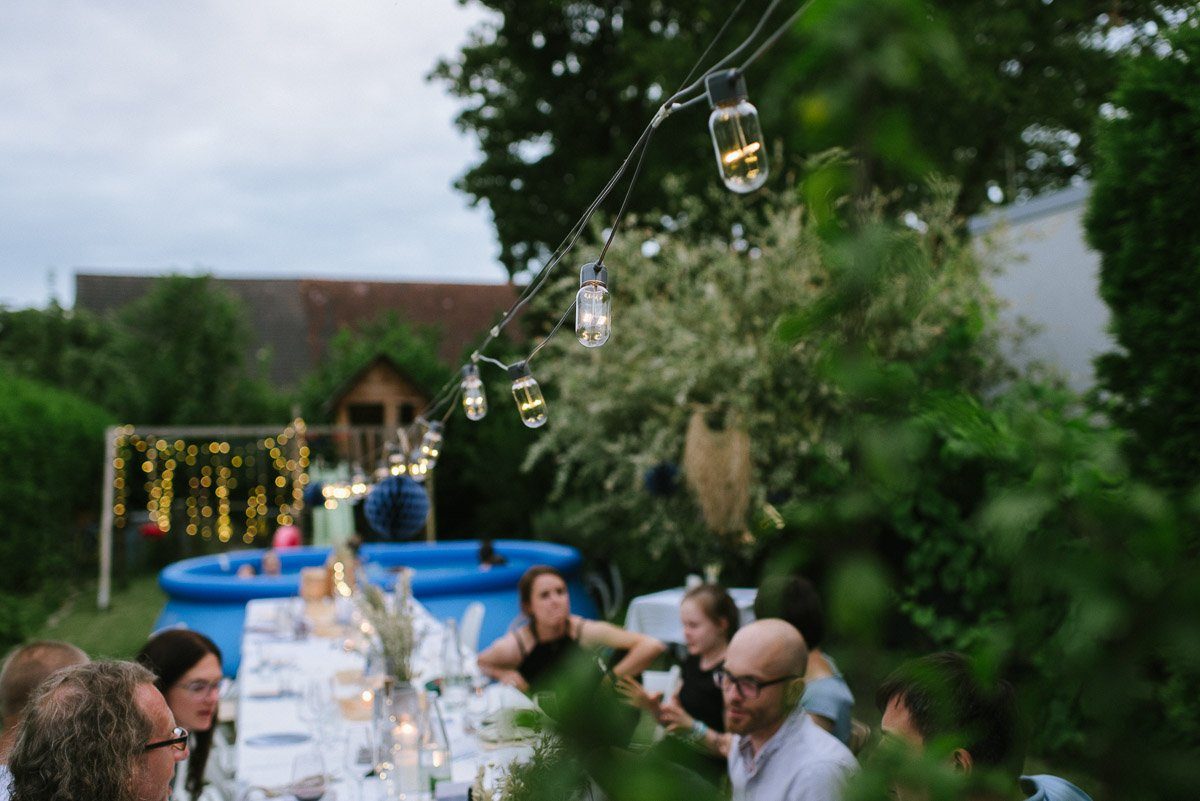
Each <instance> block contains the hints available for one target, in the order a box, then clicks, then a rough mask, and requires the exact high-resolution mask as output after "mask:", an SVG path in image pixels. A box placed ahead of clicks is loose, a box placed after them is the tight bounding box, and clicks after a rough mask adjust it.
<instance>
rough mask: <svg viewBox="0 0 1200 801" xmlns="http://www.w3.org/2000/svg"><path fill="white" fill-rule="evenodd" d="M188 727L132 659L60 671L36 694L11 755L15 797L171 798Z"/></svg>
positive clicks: (75, 800) (40, 800)
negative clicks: (180, 725)
mask: <svg viewBox="0 0 1200 801" xmlns="http://www.w3.org/2000/svg"><path fill="white" fill-rule="evenodd" d="M187 738H188V733H187V732H186V731H185V730H183V729H180V728H178V727H176V726H175V717H174V716H173V715H172V714H171V709H170V707H168V706H167V702H166V700H165V699H164V698H163V696H162V693H160V692H159V691H158V690H157V689H155V687H154V674H153V673H151V672H150V671H149V670H147V669H146V668H144V667H142V666H141V665H137V664H134V663H132V662H92V663H90V664H86V665H77V666H75V667H70V668H66V669H64V670H60V671H58V672H57V673H55V674H54V675H53V676H51V677H50V678H49V679H48V680H47V681H46V682H45V683H44V684H42V686H41V687H40V688H39V689H38V690H37V692H36V693H35V694H34V696H33V698H32V699H31V700H30V702H29V706H28V708H27V709H26V712H25V719H24V721H23V722H22V724H21V728H20V731H19V732H18V734H17V742H16V745H14V746H13V750H12V753H11V754H10V756H9V769H10V770H11V772H12V799H13V801H97V800H98V799H103V800H104V801H166V800H167V799H168V798H169V797H170V795H171V779H172V777H173V776H174V774H175V765H176V763H178V762H180V761H181V760H183V759H185V758H186V757H187Z"/></svg>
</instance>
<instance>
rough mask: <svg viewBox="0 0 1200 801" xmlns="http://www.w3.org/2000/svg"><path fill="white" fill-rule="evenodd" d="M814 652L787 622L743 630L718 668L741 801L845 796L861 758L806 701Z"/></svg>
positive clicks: (732, 773) (832, 800)
mask: <svg viewBox="0 0 1200 801" xmlns="http://www.w3.org/2000/svg"><path fill="white" fill-rule="evenodd" d="M807 664H808V649H807V648H805V646H804V638H803V637H801V636H800V632H799V631H797V630H796V628H795V627H794V626H792V625H791V624H790V623H785V622H784V621H782V620H777V619H770V618H769V619H766V620H756V621H755V622H753V623H750V624H749V625H746V626H743V627H742V628H740V629H738V633H737V634H735V635H734V636H733V640H732V641H730V643H729V650H728V651H726V652H725V667H724V668H722V669H720V670H718V671H716V677H717V680H718V681H719V682H720V687H721V692H722V694H723V697H724V701H725V729H726V731H729V732H731V733H732V734H734V735H736V736H735V737H734V738H733V741H732V742H731V743H730V745H729V779H730V783H731V784H732V785H733V799H734V801H767V799H770V801H838V799H840V798H841V795H842V790H843V788H844V786H845V784H846V782H847V781H848V780H849V778H850V777H851V776H852V775H853V774H854V772H855V771H857V770H858V763H857V762H856V761H855V760H854V756H853V755H852V754H851V753H850V749H848V748H846V746H845V745H843V744H842V742H841V741H840V740H838V739H837V738H836V737H834V736H833V735H832V734H830V733H829V732H827V731H825V730H824V729H822V728H821V727H820V726H818V725H817V724H816V723H815V722H813V719H812V718H811V717H810V716H809V715H808V714H807V713H805V712H804V710H803V708H802V707H801V706H800V696H801V695H802V694H803V692H804V670H805V667H806V666H807Z"/></svg>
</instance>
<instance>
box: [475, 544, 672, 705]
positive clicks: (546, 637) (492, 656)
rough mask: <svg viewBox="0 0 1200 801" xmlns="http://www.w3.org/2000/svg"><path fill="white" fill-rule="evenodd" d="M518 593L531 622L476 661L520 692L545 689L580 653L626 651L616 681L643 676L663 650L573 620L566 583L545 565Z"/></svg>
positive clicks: (637, 637)
mask: <svg viewBox="0 0 1200 801" xmlns="http://www.w3.org/2000/svg"><path fill="white" fill-rule="evenodd" d="M517 592H518V595H519V597H520V599H521V611H522V612H524V613H525V616H526V617H527V618H528V620H529V622H528V623H527V624H526V625H523V626H521V627H519V628H517V629H515V630H514V631H510V632H509V633H508V634H505V635H504V636H503V637H501V638H500V639H498V640H496V641H495V642H494V643H492V644H491V645H490V646H489V647H488V648H487V649H486V650H485V651H484V652H483V653H481V654H480V655H479V660H478V661H479V668H480V670H482V671H483V672H484V673H486V674H487V675H489V676H491V677H492V678H494V679H496V680H498V681H502V682H504V683H506V684H511V685H512V686H514V687H517V688H518V689H520V690H522V691H524V692H529V691H530V690H531V689H533V690H536V689H540V688H542V687H545V686H547V681H548V679H549V678H550V677H551V676H552V674H553V673H554V672H555V671H556V670H557V669H558V668H560V667H562V666H563V665H565V664H566V662H567V661H568V660H569V659H571V658H572V657H573V656H575V655H578V654H579V653H580V652H581V651H582V650H583V649H590V648H611V649H613V650H615V651H626V654H625V656H624V657H623V658H622V659H621V660H620V661H619V662H618V663H617V664H616V665H615V666H614V667H613V669H612V670H613V673H614V674H616V675H617V676H618V677H619V676H635V675H637V674H639V673H641V672H642V671H643V670H645V669H646V668H647V667H649V665H650V663H651V662H653V661H654V659H655V658H656V657H657V656H658V655H659V654H661V653H662V652H663V651H664V650H665V649H666V646H665V645H663V644H662V643H661V642H659V641H658V640H656V639H654V638H652V637H647V636H646V635H644V634H637V633H635V632H632V631H626V630H625V629H622V628H619V627H618V626H614V625H612V624H611V623H606V622H604V621H602V620H584V619H583V618H581V617H579V616H578V615H572V614H571V599H570V596H569V594H568V592H567V582H566V579H564V578H563V576H562V574H561V573H559V572H558V571H557V570H555V569H554V568H553V567H550V566H548V565H534V566H533V567H531V568H529V569H528V570H526V571H525V574H524V575H523V576H521V581H520V582H519V583H518V584H517Z"/></svg>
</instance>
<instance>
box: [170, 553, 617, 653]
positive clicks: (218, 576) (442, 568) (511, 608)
mask: <svg viewBox="0 0 1200 801" xmlns="http://www.w3.org/2000/svg"><path fill="white" fill-rule="evenodd" d="M493 545H494V546H495V549H496V552H497V553H498V554H500V555H501V556H503V557H505V558H506V559H507V560H508V563H507V564H503V565H495V566H492V567H490V568H488V569H486V570H485V569H483V568H481V567H480V565H479V562H478V555H479V542H478V541H475V540H459V541H453V542H438V543H415V542H414V543H374V544H368V545H364V546H363V548H362V551H361V553H360V556H361V558H362V561H363V567H364V573H365V575H366V577H367V579H368V580H369V581H371V582H373V583H375V584H378V585H380V586H383V587H386V588H387V589H391V587H392V584H393V582H394V581H395V574H396V571H397V570H398V569H399V568H400V567H402V566H403V567H408V568H411V569H412V570H413V581H412V588H413V595H414V596H416V598H417V599H418V600H419V601H421V603H423V604H424V605H425V606H426V608H428V609H429V611H430V612H431V613H432V614H433V615H434V616H435V617H438V618H449V617H453V618H458V617H460V616H461V615H462V613H463V610H464V609H466V607H467V605H468V604H470V603H471V602H472V601H481V602H482V603H483V604H484V609H485V610H486V612H485V614H484V617H483V628H482V631H481V632H480V635H479V643H480V647H481V648H483V647H485V646H486V645H487V644H488V643H490V642H492V640H494V639H496V638H497V637H499V636H501V635H502V634H504V633H505V632H506V631H507V630H508V628H509V626H510V625H511V624H512V622H513V621H514V620H516V619H517V618H518V617H519V616H520V614H521V610H520V603H519V601H518V599H517V582H518V581H519V580H520V578H521V574H522V573H524V572H525V570H526V569H528V568H529V567H530V566H531V565H539V564H544V565H552V566H553V567H556V568H558V569H559V570H560V571H562V573H563V575H564V576H566V577H567V584H568V586H569V588H570V591H571V609H572V611H573V612H575V613H576V614H580V615H583V616H584V617H595V616H596V607H595V605H594V604H593V603H592V600H591V598H590V597H589V596H588V594H587V592H586V591H585V590H584V586H583V582H582V575H581V568H582V564H583V558H582V556H580V554H579V551H577V550H576V549H574V548H570V547H567V546H565V545H556V544H554V543H549V542H534V541H530V540H495V541H494V542H493ZM329 552H330V549H329V548H311V547H310V548H291V549H288V550H284V551H279V552H278V553H279V556H280V562H281V564H282V574H281V575H278V576H254V577H251V578H239V577H238V576H237V575H236V573H237V570H238V568H239V567H241V566H242V565H245V564H249V565H252V566H253V567H254V568H255V569H256V570H257V568H258V567H259V564H260V562H261V559H262V554H263V551H261V550H250V551H236V552H233V553H228V554H219V555H215V556H199V557H196V558H194V559H185V560H183V561H181V562H176V563H175V564H173V565H169V566H168V567H167V568H166V569H164V570H163V571H162V573H161V574H160V576H159V579H158V583H159V586H161V587H162V589H163V591H164V592H165V593H166V594H167V598H168V601H167V605H166V607H165V608H164V609H163V611H162V614H161V615H159V617H158V621H157V622H156V623H155V629H160V628H165V627H167V626H174V625H179V624H184V625H186V626H188V627H189V628H192V629H195V630H197V631H200V632H203V633H204V634H207V635H208V636H209V637H211V638H212V639H213V641H214V642H216V644H217V645H218V646H219V647H220V648H221V651H222V653H223V654H224V656H225V673H226V675H229V676H233V675H235V674H236V673H237V668H238V664H239V662H240V661H241V640H242V624H243V622H244V619H245V614H246V602H247V601H251V600H253V599H255V598H287V597H292V596H295V595H298V594H299V589H300V569H301V568H304V567H319V566H320V565H323V564H325V560H326V559H328V558H329Z"/></svg>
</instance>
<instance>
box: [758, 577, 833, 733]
mask: <svg viewBox="0 0 1200 801" xmlns="http://www.w3.org/2000/svg"><path fill="white" fill-rule="evenodd" d="M754 617H755V618H757V619H758V620H764V619H766V618H772V617H776V618H780V619H782V620H786V621H787V622H788V623H791V624H792V625H793V626H795V627H796V629H797V630H798V631H799V632H800V636H802V637H804V644H805V645H807V646H808V665H807V669H806V670H805V672H804V697H802V698H801V699H800V705H801V706H802V707H804V711H805V712H807V713H808V714H809V715H811V716H812V719H813V722H814V723H816V724H817V725H818V726H820V727H821V728H822V729H824V730H825V731H827V732H829V733H830V734H832V735H833V736H834V737H836V738H838V739H839V740H841V741H842V744H843V745H850V732H851V714H852V713H853V711H854V694H853V693H851V692H850V687H849V685H847V684H846V680H845V679H843V678H842V674H841V671H839V670H838V666H837V664H836V663H835V662H834V661H833V659H832V658H831V657H830V656H829V655H828V654H826V653H825V652H824V651H823V650H821V644H822V643H823V642H824V641H825V612H824V610H823V608H822V606H821V596H820V595H819V594H818V593H817V589H816V587H814V586H813V584H812V582H811V581H809V580H808V579H806V578H803V577H801V576H768V577H767V578H765V579H763V581H762V583H761V584H760V585H759V587H758V594H757V595H756V596H755V598H754Z"/></svg>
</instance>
